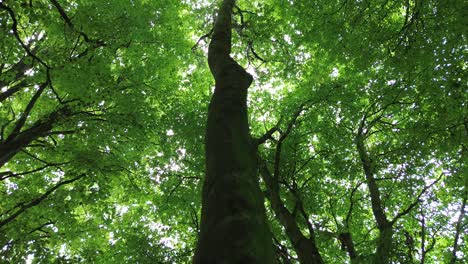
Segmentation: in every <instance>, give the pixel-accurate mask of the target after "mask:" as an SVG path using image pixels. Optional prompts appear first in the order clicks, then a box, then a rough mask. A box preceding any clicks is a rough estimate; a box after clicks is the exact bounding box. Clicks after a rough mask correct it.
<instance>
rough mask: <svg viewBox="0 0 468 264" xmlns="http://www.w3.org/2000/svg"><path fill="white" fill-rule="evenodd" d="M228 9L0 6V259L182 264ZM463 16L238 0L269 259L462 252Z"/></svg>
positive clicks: (33, 0) (375, 1)
mask: <svg viewBox="0 0 468 264" xmlns="http://www.w3.org/2000/svg"><path fill="white" fill-rule="evenodd" d="M221 2H222V1H208V0H183V1H180V0H112V1H110V0H99V1H90V0H0V193H1V194H0V195H1V199H0V262H1V263H24V262H26V263H191V261H192V258H193V256H194V254H195V248H196V247H197V240H198V237H199V233H200V219H201V214H202V185H203V180H204V179H205V175H206V167H205V162H206V161H205V152H206V151H205V145H206V139H205V130H206V124H207V118H208V108H209V104H210V98H211V97H212V95H213V93H214V91H215V80H214V78H213V76H212V73H213V70H212V69H211V72H210V67H209V65H208V63H207V57H208V49H209V43H210V41H211V40H212V36H213V28H214V25H215V21H216V18H217V15H218V10H219V7H220V6H219V4H220V3H221ZM467 10H468V5H467V3H466V1H462V0H447V1H438V0H407V1H397V0H356V1H350V0H317V1H309V0H263V1H257V0H250V1H246V0H238V1H236V3H235V6H234V8H233V9H232V50H231V53H230V55H231V56H232V58H233V59H234V60H235V61H236V62H237V63H238V64H239V65H240V66H242V68H244V69H245V70H246V72H248V73H249V74H250V75H251V76H252V77H253V82H252V84H251V85H250V88H249V89H248V98H247V109H248V122H249V127H250V135H252V142H253V143H252V144H254V145H255V147H256V152H255V157H254V159H256V162H257V163H258V170H257V171H256V174H257V176H258V185H259V186H260V190H261V194H262V201H264V206H265V212H266V218H267V222H268V223H267V227H268V229H269V230H270V233H271V240H272V244H273V245H274V251H275V252H274V253H275V258H276V259H277V261H278V263H353V264H354V263H385V262H386V263H463V260H464V259H466V258H468V256H467V255H468V244H467V236H466V234H467V232H468V221H467V217H466V202H467V196H468V177H466V175H467V171H466V160H467V156H466V151H467V140H466V139H467V135H468V117H467V112H468V109H467V101H468V100H467V94H468V93H467V78H466V72H467V67H468V65H467V61H466V54H467V48H468V44H467V35H466V17H467V15H468V14H467ZM226 239H228V238H226ZM311 252H312V253H311ZM308 254H312V255H311V257H308V256H309V255H308ZM379 260H380V261H384V262H379Z"/></svg>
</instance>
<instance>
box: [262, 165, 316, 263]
mask: <svg viewBox="0 0 468 264" xmlns="http://www.w3.org/2000/svg"><path fill="white" fill-rule="evenodd" d="M260 170H261V175H262V178H263V180H264V181H265V185H266V186H267V191H268V197H267V198H268V200H269V201H270V205H271V208H272V209H273V211H274V212H275V215H276V218H277V219H278V221H279V222H280V223H281V225H282V226H283V227H284V229H285V232H286V235H287V236H288V238H289V240H290V241H291V244H292V246H293V247H294V250H295V251H296V254H297V256H298V258H299V262H300V263H301V264H322V263H323V260H322V257H321V255H320V252H319V251H318V248H317V245H316V243H315V237H314V233H313V232H312V230H311V231H310V232H311V233H310V234H309V235H310V237H309V238H307V237H306V236H305V235H304V234H303V233H302V232H301V229H300V227H299V226H298V224H297V222H296V218H295V217H294V215H293V214H292V213H291V212H290V211H289V210H288V209H287V208H286V207H285V206H284V204H283V202H282V200H281V197H280V194H279V185H278V181H277V180H276V179H274V177H272V175H271V173H270V172H269V171H268V169H267V168H266V164H264V165H263V166H261V169H260Z"/></svg>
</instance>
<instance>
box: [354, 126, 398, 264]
mask: <svg viewBox="0 0 468 264" xmlns="http://www.w3.org/2000/svg"><path fill="white" fill-rule="evenodd" d="M362 130H363V126H362V124H361V127H360V128H359V132H358V135H357V136H356V139H355V143H356V148H357V150H358V153H359V157H360V158H361V162H362V167H363V170H364V174H365V176H366V183H367V187H368V188H369V193H370V199H371V206H372V212H373V214H374V218H375V221H376V222H377V227H378V229H379V238H378V240H377V252H376V253H375V254H374V256H373V261H372V263H375V264H386V263H390V256H391V253H392V248H393V227H392V224H393V223H392V222H391V221H389V220H388V218H387V216H386V215H385V212H384V208H383V205H382V201H381V199H380V190H379V187H378V185H377V182H376V180H375V177H374V174H375V172H374V164H373V161H372V158H371V157H370V156H369V152H368V151H367V149H366V146H365V144H364V137H363V132H362Z"/></svg>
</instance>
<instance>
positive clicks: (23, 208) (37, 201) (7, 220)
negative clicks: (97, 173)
mask: <svg viewBox="0 0 468 264" xmlns="http://www.w3.org/2000/svg"><path fill="white" fill-rule="evenodd" d="M84 176H85V174H81V175H80V176H78V177H76V178H73V179H70V180H66V181H62V182H59V183H58V184H56V185H55V186H53V187H52V188H50V189H49V190H47V191H46V192H45V193H44V194H42V195H41V196H39V197H37V198H36V199H34V200H32V201H30V202H28V203H21V205H20V206H19V209H18V210H17V211H16V212H15V213H13V214H12V215H10V216H9V217H7V218H5V219H3V220H1V221H0V228H2V227H3V226H5V225H7V224H8V223H10V222H11V221H13V220H15V219H16V218H17V217H18V216H19V215H21V214H22V213H24V212H26V210H28V209H29V208H31V207H33V206H36V205H38V204H40V203H41V202H42V201H44V200H45V199H46V198H47V197H49V195H50V194H51V193H53V192H54V191H55V190H57V189H58V188H60V187H61V186H63V185H66V184H70V183H72V182H75V181H77V180H79V179H81V178H83V177H84Z"/></svg>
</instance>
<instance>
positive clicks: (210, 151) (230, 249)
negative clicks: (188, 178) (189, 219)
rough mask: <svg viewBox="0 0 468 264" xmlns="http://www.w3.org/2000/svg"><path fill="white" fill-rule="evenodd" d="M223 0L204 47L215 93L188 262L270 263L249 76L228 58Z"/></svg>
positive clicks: (230, 1) (229, 2)
mask: <svg viewBox="0 0 468 264" xmlns="http://www.w3.org/2000/svg"><path fill="white" fill-rule="evenodd" d="M235 2H236V1H235V0H224V1H223V2H222V5H221V7H220V9H219V11H218V16H217V18H216V22H215V25H214V30H213V36H212V39H211V43H210V46H209V49H208V64H209V66H210V70H211V73H212V75H213V77H214V79H215V83H216V84H215V91H214V94H213V97H212V99H211V102H210V106H209V110H208V122H207V128H206V154H205V155H206V175H205V179H204V183H203V191H202V195H203V196H202V213H201V224H200V235H199V241H198V244H197V250H196V252H195V257H194V263H200V264H201V263H274V260H275V255H274V251H273V244H272V243H273V242H272V238H271V235H270V230H269V228H268V223H267V219H266V215H265V208H264V205H263V196H262V193H261V191H260V187H259V182H258V165H257V153H256V144H255V142H254V140H253V139H252V138H251V136H250V133H249V123H248V117H247V89H248V88H249V86H250V85H251V83H252V76H251V75H250V74H249V73H247V72H246V71H245V69H243V68H242V66H240V65H239V64H238V63H237V62H236V61H235V60H234V59H232V57H231V56H230V53H231V39H232V37H231V31H232V24H231V14H232V10H233V8H234V5H235Z"/></svg>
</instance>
